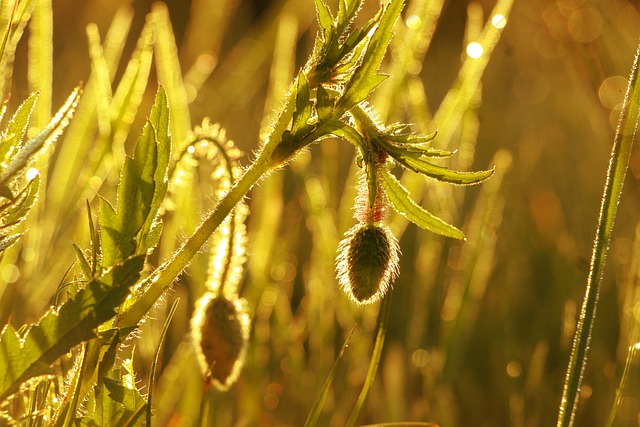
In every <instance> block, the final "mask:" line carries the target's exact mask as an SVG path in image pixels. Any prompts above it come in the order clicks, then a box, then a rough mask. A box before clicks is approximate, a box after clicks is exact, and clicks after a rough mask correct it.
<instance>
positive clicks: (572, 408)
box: [557, 45, 640, 427]
mask: <svg viewBox="0 0 640 427" xmlns="http://www.w3.org/2000/svg"><path fill="white" fill-rule="evenodd" d="M639 57H640V45H638V50H637V51H636V57H635V61H634V63H633V67H632V69H631V75H630V76H629V85H628V87H627V93H626V96H625V99H624V104H623V106H622V111H621V112H620V122H619V123H618V128H617V131H616V136H615V138H614V141H613V148H612V150H611V157H610V161H609V168H608V171H607V180H606V182H605V186H604V192H603V195H602V203H601V205H600V217H599V218H598V229H597V232H596V237H595V240H594V242H593V253H592V257H591V268H590V270H589V277H588V279H587V289H586V292H585V297H584V301H583V304H582V309H581V310H580V318H579V320H578V325H577V328H576V333H575V335H574V338H573V346H572V349H571V356H570V358H569V366H568V367H567V374H566V377H565V381H564V390H563V393H562V400H561V402H560V410H559V412H558V423H557V426H558V427H569V426H572V425H573V421H574V418H575V415H576V409H577V406H578V400H579V398H580V387H581V385H582V377H583V375H584V370H585V367H586V364H587V351H588V349H589V342H590V341H591V331H592V329H593V322H594V320H595V317H596V309H597V304H598V293H599V291H600V283H601V282H602V275H603V272H604V265H605V259H606V255H607V251H608V249H609V241H610V240H611V233H612V231H613V224H614V222H615V218H616V211H617V207H618V203H619V201H620V196H621V194H622V185H623V183H624V177H625V175H626V173H627V168H628V166H629V158H630V156H631V148H632V147H633V141H634V140H635V138H636V131H637V127H638V120H639V119H640V85H639V84H638V61H639Z"/></svg>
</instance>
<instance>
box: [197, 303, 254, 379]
mask: <svg viewBox="0 0 640 427" xmlns="http://www.w3.org/2000/svg"><path fill="white" fill-rule="evenodd" d="M249 327H250V318H249V315H248V314H247V312H246V309H245V307H244V305H243V303H242V301H241V300H240V299H238V298H235V299H233V300H230V299H227V298H225V297H223V296H214V295H213V294H212V293H206V294H205V295H204V296H203V297H202V298H200V300H199V301H198V303H197V305H196V310H195V312H194V315H193V317H192V320H191V334H192V336H193V341H194V346H195V349H196V354H197V357H198V361H199V363H200V367H201V369H202V372H203V374H204V376H205V378H206V379H207V380H210V381H211V384H212V385H213V386H214V387H215V388H217V389H218V390H221V391H226V390H228V389H229V387H230V386H231V385H232V384H233V383H234V382H235V381H236V380H237V379H238V375H239V374H240V371H241V370H242V366H243V365H244V358H245V354H246V351H247V343H248V340H249Z"/></svg>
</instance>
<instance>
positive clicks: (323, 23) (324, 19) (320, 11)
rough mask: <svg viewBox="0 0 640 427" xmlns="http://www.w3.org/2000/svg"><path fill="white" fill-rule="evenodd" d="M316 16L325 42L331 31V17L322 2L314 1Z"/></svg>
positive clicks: (320, 0)
mask: <svg viewBox="0 0 640 427" xmlns="http://www.w3.org/2000/svg"><path fill="white" fill-rule="evenodd" d="M316 15H317V17H318V23H319V24H320V27H322V31H323V34H324V39H325V41H326V40H328V39H329V36H330V34H331V32H332V31H333V17H332V16H331V12H330V11H329V8H328V7H327V5H326V4H324V1H322V0H316Z"/></svg>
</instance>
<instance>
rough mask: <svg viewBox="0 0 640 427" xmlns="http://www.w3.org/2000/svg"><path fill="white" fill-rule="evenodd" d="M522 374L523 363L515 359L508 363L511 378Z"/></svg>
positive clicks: (508, 372) (508, 373)
mask: <svg viewBox="0 0 640 427" xmlns="http://www.w3.org/2000/svg"><path fill="white" fill-rule="evenodd" d="M520 374H522V365H521V364H520V363H518V362H516V361H515V360H512V361H511V362H509V363H508V364H507V375H509V376H510V377H511V378H518V377H519V376H520Z"/></svg>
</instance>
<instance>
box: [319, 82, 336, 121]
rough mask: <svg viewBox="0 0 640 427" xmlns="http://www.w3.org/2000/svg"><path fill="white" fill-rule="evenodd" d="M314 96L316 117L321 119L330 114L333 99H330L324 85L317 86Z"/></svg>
mask: <svg viewBox="0 0 640 427" xmlns="http://www.w3.org/2000/svg"><path fill="white" fill-rule="evenodd" d="M316 97H317V104H316V110H318V119H319V120H322V119H324V118H326V117H328V116H329V114H331V111H332V110H333V99H331V97H330V96H329V93H328V92H327V90H326V89H325V88H324V87H322V85H320V86H318V90H317V93H316Z"/></svg>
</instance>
